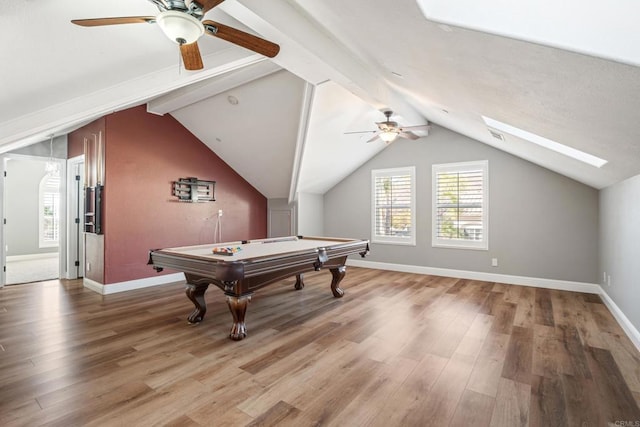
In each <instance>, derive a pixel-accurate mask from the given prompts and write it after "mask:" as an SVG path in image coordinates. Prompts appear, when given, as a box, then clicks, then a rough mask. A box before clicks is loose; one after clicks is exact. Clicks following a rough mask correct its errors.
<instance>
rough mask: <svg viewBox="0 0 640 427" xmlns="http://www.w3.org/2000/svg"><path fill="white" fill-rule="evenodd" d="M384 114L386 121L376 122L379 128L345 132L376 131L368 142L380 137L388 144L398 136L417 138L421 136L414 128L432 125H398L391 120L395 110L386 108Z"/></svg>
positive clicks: (422, 128) (426, 128)
mask: <svg viewBox="0 0 640 427" xmlns="http://www.w3.org/2000/svg"><path fill="white" fill-rule="evenodd" d="M384 115H385V117H386V118H387V120H385V121H384V122H376V125H378V130H363V131H356V132H345V134H353V133H374V134H375V135H374V136H373V137H372V138H371V139H369V140H368V141H367V142H373V141H375V140H376V139H378V138H380V139H381V140H383V141H384V142H386V143H387V144H388V143H390V142H392V141H393V140H395V139H396V138H397V137H401V138H407V139H411V140H415V139H418V138H420V137H419V136H418V135H416V134H415V133H413V132H412V131H414V130H429V129H431V126H430V125H429V124H426V125H416V126H398V122H394V121H391V116H392V115H393V111H391V110H386V111H384Z"/></svg>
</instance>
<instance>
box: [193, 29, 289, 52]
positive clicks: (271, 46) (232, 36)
mask: <svg viewBox="0 0 640 427" xmlns="http://www.w3.org/2000/svg"><path fill="white" fill-rule="evenodd" d="M202 24H203V25H204V32H205V33H206V34H209V35H210V36H213V37H217V38H219V39H223V40H226V41H228V42H231V43H233V44H237V45H238V46H242V47H244V48H246V49H249V50H252V51H254V52H256V53H259V54H261V55H264V56H267V57H269V58H273V57H274V56H276V55H277V54H278V52H280V46H279V45H277V44H275V43H272V42H270V41H268V40H265V39H262V38H260V37H258V36H254V35H253V34H249V33H245V32H244V31H241V30H238V29H236V28H233V27H229V26H227V25H224V24H220V23H218V22H214V21H203V22H202Z"/></svg>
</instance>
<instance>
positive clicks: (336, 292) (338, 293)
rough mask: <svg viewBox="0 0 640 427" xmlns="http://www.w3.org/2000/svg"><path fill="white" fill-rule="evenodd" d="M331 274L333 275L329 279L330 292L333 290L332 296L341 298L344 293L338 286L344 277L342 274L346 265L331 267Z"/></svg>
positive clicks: (345, 269) (344, 272)
mask: <svg viewBox="0 0 640 427" xmlns="http://www.w3.org/2000/svg"><path fill="white" fill-rule="evenodd" d="M329 271H331V276H333V280H331V292H333V296H334V297H336V298H342V296H343V295H344V291H343V290H342V289H341V288H340V282H342V279H344V275H345V274H346V273H347V267H345V266H344V265H341V266H340V267H336V268H331V269H330V270H329Z"/></svg>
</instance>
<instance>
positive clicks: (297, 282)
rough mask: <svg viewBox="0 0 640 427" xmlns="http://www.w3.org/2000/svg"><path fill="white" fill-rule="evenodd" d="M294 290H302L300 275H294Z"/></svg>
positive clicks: (302, 279) (302, 284)
mask: <svg viewBox="0 0 640 427" xmlns="http://www.w3.org/2000/svg"><path fill="white" fill-rule="evenodd" d="M295 288H296V289H297V290H300V289H302V288H304V276H303V275H302V274H296V284H295Z"/></svg>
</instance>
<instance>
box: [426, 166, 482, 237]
mask: <svg viewBox="0 0 640 427" xmlns="http://www.w3.org/2000/svg"><path fill="white" fill-rule="evenodd" d="M432 175H433V217H432V218H433V237H432V245H433V246H444V247H459V248H469V249H488V227H487V226H488V220H487V219H488V189H487V187H488V185H487V183H488V163H487V162H486V161H480V162H466V163H450V164H444V165H433V167H432Z"/></svg>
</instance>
